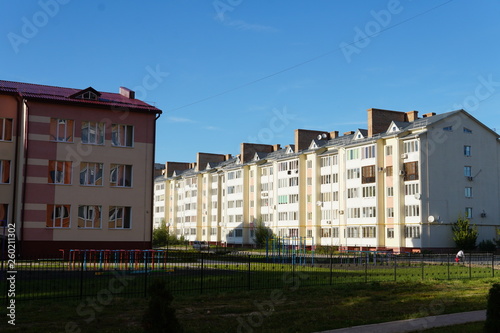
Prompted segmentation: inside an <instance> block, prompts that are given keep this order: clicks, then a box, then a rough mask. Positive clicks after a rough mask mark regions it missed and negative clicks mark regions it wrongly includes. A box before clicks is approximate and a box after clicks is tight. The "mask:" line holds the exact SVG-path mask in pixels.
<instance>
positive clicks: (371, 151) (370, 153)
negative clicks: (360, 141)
mask: <svg viewBox="0 0 500 333" xmlns="http://www.w3.org/2000/svg"><path fill="white" fill-rule="evenodd" d="M361 151H362V154H363V156H362V158H363V159H366V158H374V157H375V145H371V146H368V147H363V148H361Z"/></svg>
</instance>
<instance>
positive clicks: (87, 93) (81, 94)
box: [69, 87, 101, 101]
mask: <svg viewBox="0 0 500 333" xmlns="http://www.w3.org/2000/svg"><path fill="white" fill-rule="evenodd" d="M100 96H101V93H100V92H98V91H97V90H95V89H94V88H92V87H88V88H87V89H83V90H80V91H78V92H76V93H74V94H73V95H71V96H69V97H70V98H75V99H85V100H88V101H97V100H99V97H100Z"/></svg>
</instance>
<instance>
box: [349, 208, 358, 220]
mask: <svg viewBox="0 0 500 333" xmlns="http://www.w3.org/2000/svg"><path fill="white" fill-rule="evenodd" d="M347 218H351V219H358V218H360V208H348V209H347Z"/></svg>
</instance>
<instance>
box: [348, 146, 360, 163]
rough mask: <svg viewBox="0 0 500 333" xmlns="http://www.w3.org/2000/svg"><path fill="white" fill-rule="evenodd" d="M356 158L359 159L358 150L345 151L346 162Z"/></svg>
mask: <svg viewBox="0 0 500 333" xmlns="http://www.w3.org/2000/svg"><path fill="white" fill-rule="evenodd" d="M358 158H359V148H354V149H348V150H347V159H348V160H357V159H358Z"/></svg>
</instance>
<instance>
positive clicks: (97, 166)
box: [80, 162, 102, 186]
mask: <svg viewBox="0 0 500 333" xmlns="http://www.w3.org/2000/svg"><path fill="white" fill-rule="evenodd" d="M80 185H84V186H102V163H88V162H82V163H80Z"/></svg>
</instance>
